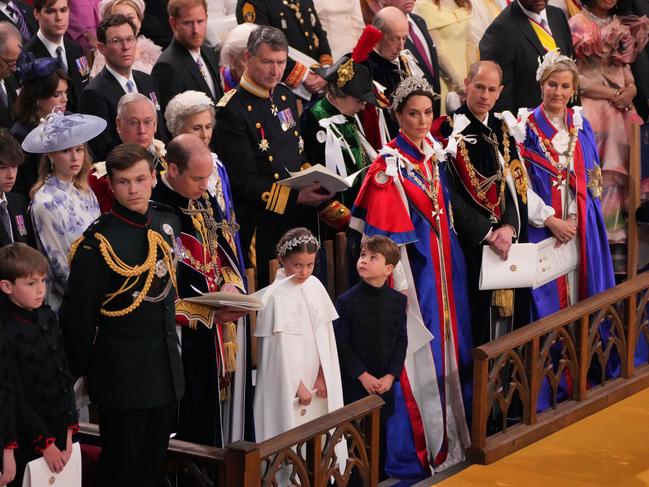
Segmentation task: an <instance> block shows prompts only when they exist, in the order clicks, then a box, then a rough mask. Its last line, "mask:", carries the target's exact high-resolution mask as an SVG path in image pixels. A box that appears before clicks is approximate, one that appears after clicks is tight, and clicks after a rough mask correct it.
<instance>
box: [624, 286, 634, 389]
mask: <svg viewBox="0 0 649 487" xmlns="http://www.w3.org/2000/svg"><path fill="white" fill-rule="evenodd" d="M624 306H625V307H626V310H625V313H624V316H625V318H626V327H625V328H626V351H625V352H626V353H625V354H624V358H623V359H622V371H621V372H622V374H621V375H622V377H624V378H625V379H630V378H631V377H633V375H634V369H635V365H634V358H635V357H634V356H635V347H636V344H637V343H638V326H637V325H638V323H637V321H638V295H637V294H635V293H633V294H631V295H630V296H629V297H628V298H627V299H626V301H625V303H624Z"/></svg>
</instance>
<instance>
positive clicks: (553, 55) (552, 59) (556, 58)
mask: <svg viewBox="0 0 649 487" xmlns="http://www.w3.org/2000/svg"><path fill="white" fill-rule="evenodd" d="M562 61H570V62H571V63H574V61H573V60H572V59H570V58H569V57H568V56H564V55H562V54H559V50H558V49H555V50H552V51H548V52H547V53H545V56H543V57H542V58H540V57H539V67H538V69H537V70H536V81H541V78H543V73H545V72H546V71H547V70H548V69H549V68H550V67H551V66H552V65H554V64H556V63H560V62H562Z"/></svg>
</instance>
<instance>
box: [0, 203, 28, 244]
mask: <svg viewBox="0 0 649 487" xmlns="http://www.w3.org/2000/svg"><path fill="white" fill-rule="evenodd" d="M5 196H6V197H7V211H8V212H9V220H10V221H11V233H12V234H13V235H12V236H13V240H12V239H10V238H9V235H8V234H7V231H6V230H5V228H4V226H3V225H0V247H4V246H5V245H9V244H10V243H12V242H22V243H26V244H27V245H29V246H30V247H35V246H36V245H35V241H34V231H33V229H32V220H31V218H30V216H29V211H27V199H26V198H25V197H24V196H22V195H20V194H16V193H5Z"/></svg>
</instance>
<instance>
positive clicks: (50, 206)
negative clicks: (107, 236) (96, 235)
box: [30, 175, 101, 311]
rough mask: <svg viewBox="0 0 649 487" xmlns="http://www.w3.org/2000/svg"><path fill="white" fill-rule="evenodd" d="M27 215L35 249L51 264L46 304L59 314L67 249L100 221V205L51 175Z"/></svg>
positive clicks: (66, 271) (65, 279)
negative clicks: (33, 234)
mask: <svg viewBox="0 0 649 487" xmlns="http://www.w3.org/2000/svg"><path fill="white" fill-rule="evenodd" d="M30 213H31V216H32V222H33V224H34V232H35V233H36V239H37V242H38V247H39V249H40V251H41V252H43V254H45V257H47V260H48V261H49V264H50V270H49V274H48V281H49V282H48V293H47V294H48V296H47V303H48V304H49V305H50V306H51V307H52V309H53V310H54V311H58V309H59V307H60V306H61V301H62V299H63V294H64V293H65V288H66V285H67V282H68V275H69V273H70V267H69V265H68V254H69V253H70V246H71V245H72V243H73V242H74V241H75V240H76V239H77V238H79V237H80V236H81V235H82V234H83V232H84V231H85V230H86V228H88V227H89V226H90V224H91V223H92V222H94V221H95V220H96V219H97V218H99V215H100V214H101V213H100V211H99V203H98V202H97V198H96V197H95V194H94V193H93V192H92V190H90V188H88V190H87V191H82V190H80V189H78V188H76V187H74V185H73V184H72V183H68V182H65V181H61V180H60V179H58V178H56V177H55V176H53V175H50V176H48V177H47V179H46V180H45V184H44V185H43V186H42V187H41V188H40V189H39V190H38V191H36V194H34V199H33V200H32V203H31V205H30Z"/></svg>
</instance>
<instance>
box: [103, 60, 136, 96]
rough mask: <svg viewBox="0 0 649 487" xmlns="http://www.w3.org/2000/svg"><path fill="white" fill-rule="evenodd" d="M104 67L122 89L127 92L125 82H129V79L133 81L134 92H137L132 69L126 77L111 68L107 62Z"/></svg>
mask: <svg viewBox="0 0 649 487" xmlns="http://www.w3.org/2000/svg"><path fill="white" fill-rule="evenodd" d="M106 69H107V70H108V72H109V73H110V74H112V75H113V76H115V79H116V80H117V82H118V83H119V85H120V86H121V87H122V89H123V90H124V92H125V93H129V90H128V86H126V83H127V82H129V81H131V82H132V83H133V88H134V90H135V91H134V93H135V92H138V93H139V92H140V91H139V90H138V89H137V84H136V83H135V80H134V79H133V71H131V72H130V73H129V77H128V78H126V77H124V76H122V75H121V74H119V73H118V72H117V71H115V70H114V69H113V68H111V67H110V65H109V64H108V63H106Z"/></svg>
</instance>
